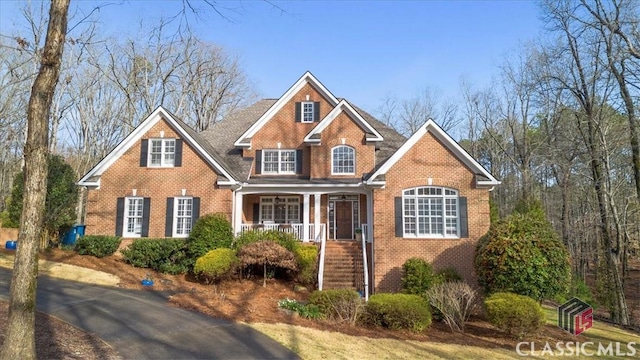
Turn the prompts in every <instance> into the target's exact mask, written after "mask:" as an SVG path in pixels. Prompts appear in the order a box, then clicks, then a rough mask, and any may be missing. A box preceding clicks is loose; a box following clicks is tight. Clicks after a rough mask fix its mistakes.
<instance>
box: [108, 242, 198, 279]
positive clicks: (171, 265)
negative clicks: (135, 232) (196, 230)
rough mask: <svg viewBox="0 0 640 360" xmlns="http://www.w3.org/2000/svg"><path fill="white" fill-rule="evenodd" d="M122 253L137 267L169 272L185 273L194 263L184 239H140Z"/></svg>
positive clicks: (126, 259)
mask: <svg viewBox="0 0 640 360" xmlns="http://www.w3.org/2000/svg"><path fill="white" fill-rule="evenodd" d="M121 253H122V255H123V256H124V259H125V261H126V262H128V263H129V264H131V265H133V266H135V267H141V268H149V269H154V270H156V271H159V272H164V273H169V274H184V273H186V272H187V271H189V269H190V267H191V264H192V263H191V259H190V258H189V257H187V254H186V250H185V241H184V240H183V239H138V240H134V241H133V242H132V243H131V244H130V245H129V246H128V247H127V248H126V249H124V250H122V251H121Z"/></svg>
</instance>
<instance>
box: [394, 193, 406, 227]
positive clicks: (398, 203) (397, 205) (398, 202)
mask: <svg viewBox="0 0 640 360" xmlns="http://www.w3.org/2000/svg"><path fill="white" fill-rule="evenodd" d="M393 205H394V210H395V222H396V237H403V236H404V224H403V223H402V197H401V196H396V197H395V198H393Z"/></svg>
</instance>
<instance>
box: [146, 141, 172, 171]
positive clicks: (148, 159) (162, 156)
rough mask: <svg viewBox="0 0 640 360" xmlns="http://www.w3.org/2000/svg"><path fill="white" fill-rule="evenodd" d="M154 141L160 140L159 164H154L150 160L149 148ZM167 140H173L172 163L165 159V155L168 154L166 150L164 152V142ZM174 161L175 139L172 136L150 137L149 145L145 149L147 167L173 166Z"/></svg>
mask: <svg viewBox="0 0 640 360" xmlns="http://www.w3.org/2000/svg"><path fill="white" fill-rule="evenodd" d="M154 141H161V142H162V149H161V150H160V165H154V164H153V163H152V161H151V149H153V142H154ZM169 141H173V163H172V164H168V163H166V161H165V155H166V154H169V153H167V152H165V143H166V142H169ZM175 162H176V139H174V138H166V139H165V138H151V139H149V146H148V149H147V167H151V168H172V167H175Z"/></svg>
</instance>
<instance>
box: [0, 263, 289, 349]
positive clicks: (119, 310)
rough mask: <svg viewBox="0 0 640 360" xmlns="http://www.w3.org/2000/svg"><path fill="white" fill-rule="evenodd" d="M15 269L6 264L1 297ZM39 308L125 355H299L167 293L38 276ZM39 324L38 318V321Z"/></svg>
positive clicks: (1, 274)
mask: <svg viewBox="0 0 640 360" xmlns="http://www.w3.org/2000/svg"><path fill="white" fill-rule="evenodd" d="M10 281H11V270H8V269H2V268H0V299H2V300H8V299H9V283H10ZM37 309H38V310H39V311H42V312H45V313H48V314H51V315H54V316H56V317H58V318H60V319H62V320H64V321H66V322H68V323H70V324H72V325H74V326H76V327H78V328H80V329H82V330H84V331H87V332H91V333H94V334H96V335H97V336H98V337H100V338H102V339H103V340H104V341H106V342H107V343H109V344H110V345H111V346H112V347H113V348H114V349H116V350H117V351H118V352H119V353H120V355H121V356H122V357H123V358H125V359H298V356H297V355H296V354H295V353H293V352H291V351H290V350H288V349H286V348H285V347H283V346H282V345H280V344H278V343H277V342H275V341H273V340H271V339H270V338H268V337H267V336H265V335H263V334H262V333H260V332H258V331H256V330H254V329H252V328H250V327H248V326H246V325H241V324H235V323H232V322H229V321H226V320H219V319H213V318H211V317H208V316H205V315H202V314H200V313H196V312H193V311H188V310H185V309H180V308H176V307H172V306H169V305H167V294H165V293H161V292H155V291H136V290H127V289H120V288H113V287H105V286H96V285H88V284H84V283H79V282H74V281H67V280H60V279H54V278H50V277H48V276H42V275H41V276H39V277H38V293H37ZM36 326H37V324H36Z"/></svg>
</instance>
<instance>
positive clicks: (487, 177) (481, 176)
mask: <svg viewBox="0 0 640 360" xmlns="http://www.w3.org/2000/svg"><path fill="white" fill-rule="evenodd" d="M428 132H430V133H431V134H433V135H434V136H435V137H436V138H437V139H438V140H439V141H440V142H442V143H443V144H444V145H445V146H446V147H447V149H449V150H450V151H451V152H452V153H453V154H454V155H456V157H457V158H458V159H460V161H462V162H463V163H464V164H465V165H466V166H467V167H468V168H469V169H471V170H472V171H473V172H474V173H475V174H476V185H478V186H495V185H500V181H498V180H497V179H496V178H495V177H493V175H491V173H490V172H489V171H488V170H487V169H485V168H484V167H483V166H482V165H480V163H478V161H476V159H474V158H473V157H472V156H471V155H469V153H468V152H467V151H466V150H464V149H463V148H462V147H461V146H460V144H458V143H457V142H456V141H455V140H453V138H452V137H451V136H449V134H447V133H446V131H444V130H443V129H442V128H441V127H440V126H438V124H436V123H435V121H433V120H432V119H429V120H427V122H426V123H424V125H422V126H421V127H420V128H419V129H418V130H417V131H416V132H415V133H413V135H411V137H409V139H407V141H405V143H404V144H402V146H400V148H398V149H397V150H396V151H395V153H394V154H393V155H391V157H389V158H388V159H387V160H386V161H385V162H384V163H383V164H382V165H381V166H380V167H379V168H378V169H377V170H376V171H375V172H374V173H373V174H372V175H371V176H370V177H369V178H368V180H367V183H369V184H375V183H378V182H381V181H382V180H376V178H377V177H379V176H380V177H383V176H384V175H385V174H386V173H387V171H389V169H391V167H392V166H393V165H395V163H396V162H398V160H400V159H401V158H402V157H403V156H404V155H405V154H406V153H407V151H409V149H411V148H412V147H413V146H414V145H415V144H416V143H417V142H418V140H420V139H421V138H422V137H423V136H424V135H426V134H427V133H428Z"/></svg>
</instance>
